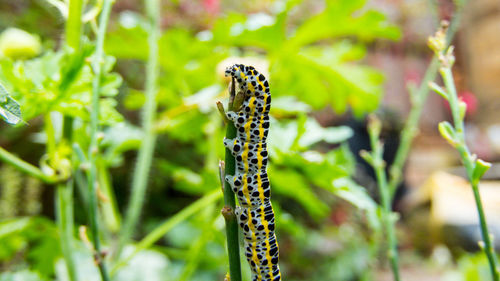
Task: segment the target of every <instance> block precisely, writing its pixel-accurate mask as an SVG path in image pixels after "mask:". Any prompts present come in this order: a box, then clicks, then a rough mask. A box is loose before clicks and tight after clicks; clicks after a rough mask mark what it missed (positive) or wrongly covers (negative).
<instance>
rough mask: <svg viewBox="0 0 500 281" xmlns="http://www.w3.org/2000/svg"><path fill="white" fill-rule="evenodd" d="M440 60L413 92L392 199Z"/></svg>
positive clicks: (392, 171) (392, 175) (453, 28)
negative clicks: (430, 83)
mask: <svg viewBox="0 0 500 281" xmlns="http://www.w3.org/2000/svg"><path fill="white" fill-rule="evenodd" d="M463 2H464V3H463V5H462V6H458V7H457V10H456V12H455V15H454V16H453V19H452V21H451V24H450V27H449V28H448V30H447V32H446V45H449V44H450V43H451V41H452V39H453V37H454V36H455V33H456V31H457V29H458V27H459V24H460V19H461V18H462V11H463V6H464V5H465V2H467V1H466V0H464V1H463ZM438 69H439V60H438V58H437V55H434V56H433V57H432V60H431V62H430V64H429V66H428V67H427V70H426V71H425V74H424V78H423V79H422V81H421V82H420V86H419V87H418V90H417V92H415V93H412V92H410V94H411V97H412V98H411V100H412V107H411V109H410V113H409V114H408V119H407V120H406V123H405V125H404V127H403V130H402V131H401V136H400V138H401V141H400V144H399V147H398V150H397V151H396V156H395V158H394V161H393V163H392V164H391V167H390V174H389V175H390V178H389V184H388V186H389V190H390V192H391V201H392V197H394V193H395V192H396V188H397V186H398V185H399V184H400V183H401V181H402V180H403V166H404V164H405V162H406V159H407V158H408V153H409V151H410V146H411V144H412V141H413V138H414V137H415V136H416V134H417V132H418V123H419V121H420V116H422V110H423V108H424V105H425V101H426V100H427V96H428V95H429V91H430V90H429V86H428V85H429V82H431V81H434V80H435V79H436V76H437V74H438Z"/></svg>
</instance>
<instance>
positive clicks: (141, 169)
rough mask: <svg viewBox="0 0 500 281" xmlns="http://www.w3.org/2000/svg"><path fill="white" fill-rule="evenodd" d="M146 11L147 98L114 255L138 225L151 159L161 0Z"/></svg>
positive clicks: (149, 4)
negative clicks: (139, 140)
mask: <svg viewBox="0 0 500 281" xmlns="http://www.w3.org/2000/svg"><path fill="white" fill-rule="evenodd" d="M145 4H146V13H147V16H148V19H149V26H150V28H149V29H148V45H149V58H148V62H147V66H146V85H145V92H146V101H145V104H144V108H143V111H142V129H143V132H144V138H143V140H142V144H141V147H140V149H139V154H138V156H137V162H136V166H135V171H134V175H133V180H132V193H131V196H130V203H129V205H128V208H127V212H126V216H125V222H124V224H123V229H122V232H121V236H120V243H119V245H118V249H117V255H119V254H120V252H121V249H122V248H123V246H124V245H125V244H126V243H127V242H128V240H129V239H130V238H131V236H132V235H133V233H134V230H135V228H136V226H137V222H138V220H139V216H140V214H141V210H142V206H143V205H144V199H145V196H146V188H147V184H148V176H149V171H150V168H151V162H152V160H153V152H154V147H155V142H156V133H155V129H154V120H155V116H156V93H157V92H158V76H159V65H158V39H159V36H160V23H159V22H160V2H159V0H146V2H145Z"/></svg>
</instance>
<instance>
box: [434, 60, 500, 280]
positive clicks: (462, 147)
mask: <svg viewBox="0 0 500 281" xmlns="http://www.w3.org/2000/svg"><path fill="white" fill-rule="evenodd" d="M441 76H442V77H443V82H444V85H445V87H446V90H447V93H448V102H449V104H450V109H451V113H452V117H453V123H454V127H455V137H456V140H457V141H456V147H455V148H456V149H457V151H458V152H459V154H460V157H461V159H462V163H463V164H464V166H465V169H466V171H467V177H468V179H469V181H470V183H471V185H472V191H473V193H474V200H475V201H476V208H477V212H478V217H479V224H480V229H481V236H482V238H483V242H484V251H485V253H486V256H487V258H488V263H489V266H490V271H491V275H492V280H493V281H499V280H500V275H499V268H498V259H497V256H496V254H495V250H494V247H493V245H492V242H491V237H490V232H489V230H488V225H487V222H486V216H485V214H484V209H483V204H482V201H481V195H480V193H479V181H480V178H479V177H480V176H479V177H477V178H476V177H475V176H474V169H475V168H476V162H475V157H474V156H473V155H472V154H471V153H470V151H469V149H468V147H467V144H466V143H465V131H464V120H463V117H462V116H460V108H459V101H458V96H457V91H456V88H455V81H454V79H453V74H452V71H451V66H447V67H442V68H441Z"/></svg>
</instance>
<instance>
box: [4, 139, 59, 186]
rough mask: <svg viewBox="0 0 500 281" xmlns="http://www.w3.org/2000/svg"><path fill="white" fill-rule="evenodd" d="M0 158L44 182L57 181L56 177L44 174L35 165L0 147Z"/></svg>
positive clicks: (51, 182) (52, 182)
mask: <svg viewBox="0 0 500 281" xmlns="http://www.w3.org/2000/svg"><path fill="white" fill-rule="evenodd" d="M0 160H1V161H3V162H5V163H7V164H9V165H11V166H12V167H14V168H16V169H18V170H19V171H21V172H23V173H26V174H27V175H29V176H31V177H34V178H37V179H39V180H41V181H43V182H44V183H46V184H54V183H56V182H57V181H58V180H57V177H51V176H49V175H46V174H45V173H43V172H42V171H41V170H40V169H39V168H37V167H36V166H33V165H31V164H30V163H28V162H26V161H24V160H22V159H21V158H19V157H17V156H16V155H14V154H12V153H10V152H9V151H7V150H5V149H3V148H2V147H0Z"/></svg>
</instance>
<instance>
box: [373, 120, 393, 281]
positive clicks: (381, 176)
mask: <svg viewBox="0 0 500 281" xmlns="http://www.w3.org/2000/svg"><path fill="white" fill-rule="evenodd" d="M368 133H369V136H370V144H371V148H372V152H371V157H372V161H371V163H370V164H371V165H372V167H373V169H374V170H375V176H376V178H377V185H378V188H379V194H380V199H381V201H382V223H383V226H384V229H385V232H386V235H387V243H388V244H389V245H388V249H387V257H388V258H389V262H390V264H391V270H392V274H393V277H394V280H395V281H400V280H401V277H400V274H399V255H398V250H397V238H396V233H395V223H396V219H395V218H394V215H393V213H392V197H391V192H390V190H389V186H388V185H387V176H386V173H385V162H384V159H383V145H382V143H381V142H380V140H379V132H376V129H373V128H370V127H369V129H368Z"/></svg>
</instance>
